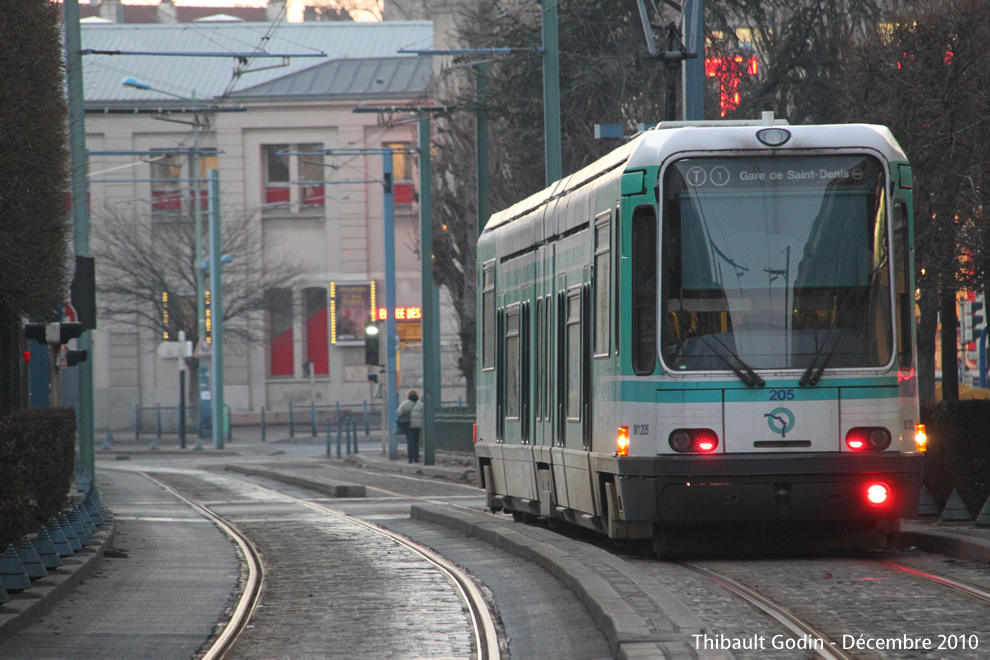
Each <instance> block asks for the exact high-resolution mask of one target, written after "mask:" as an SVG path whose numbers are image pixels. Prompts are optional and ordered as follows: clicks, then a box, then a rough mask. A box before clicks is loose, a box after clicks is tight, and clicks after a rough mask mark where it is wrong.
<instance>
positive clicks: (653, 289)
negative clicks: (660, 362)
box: [632, 206, 657, 376]
mask: <svg viewBox="0 0 990 660" xmlns="http://www.w3.org/2000/svg"><path fill="white" fill-rule="evenodd" d="M632 271H633V272H632V280H633V281H632V352H633V354H632V362H633V370H634V371H635V372H636V374H637V375H640V376H646V375H649V374H652V373H653V368H654V366H655V365H656V362H657V214H656V211H655V210H654V209H653V208H652V207H649V206H643V207H640V208H638V209H636V212H635V214H634V215H633V221H632Z"/></svg>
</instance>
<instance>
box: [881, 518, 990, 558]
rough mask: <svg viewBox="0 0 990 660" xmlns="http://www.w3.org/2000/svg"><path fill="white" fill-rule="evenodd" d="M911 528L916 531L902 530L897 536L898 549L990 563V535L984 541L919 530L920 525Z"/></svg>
mask: <svg viewBox="0 0 990 660" xmlns="http://www.w3.org/2000/svg"><path fill="white" fill-rule="evenodd" d="M911 527H913V528H915V529H907V530H902V531H901V533H900V534H898V535H897V543H896V545H897V546H898V547H906V546H915V547H917V548H918V549H920V550H924V551H925V552H931V553H935V554H941V555H948V556H949V557H955V558H956V559H966V560H971V561H986V562H990V535H988V537H987V539H986V540H984V539H982V538H977V537H974V536H970V535H968V534H965V533H958V532H952V531H951V530H937V531H936V530H933V529H917V527H921V525H918V524H913V525H911ZM926 527H927V526H926Z"/></svg>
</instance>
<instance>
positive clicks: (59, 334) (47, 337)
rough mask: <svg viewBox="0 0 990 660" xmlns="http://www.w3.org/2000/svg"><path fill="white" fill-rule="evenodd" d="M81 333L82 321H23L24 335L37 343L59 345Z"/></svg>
mask: <svg viewBox="0 0 990 660" xmlns="http://www.w3.org/2000/svg"><path fill="white" fill-rule="evenodd" d="M82 333H83V324H82V323H25V324H24V336H25V337H27V338H28V339H33V340H35V341H36V342H38V343H39V344H49V345H53V346H61V345H62V344H67V343H69V340H70V339H76V338H77V337H80V336H81V335H82Z"/></svg>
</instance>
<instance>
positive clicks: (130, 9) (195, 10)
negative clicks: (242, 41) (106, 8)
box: [79, 3, 268, 25]
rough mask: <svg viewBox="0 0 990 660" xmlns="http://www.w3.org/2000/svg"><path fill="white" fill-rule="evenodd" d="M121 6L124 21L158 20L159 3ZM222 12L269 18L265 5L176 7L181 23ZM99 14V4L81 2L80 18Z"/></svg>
mask: <svg viewBox="0 0 990 660" xmlns="http://www.w3.org/2000/svg"><path fill="white" fill-rule="evenodd" d="M121 8H122V9H123V12H124V15H123V21H122V22H123V23H127V24H129V25H133V24H141V23H157V22H158V5H121ZM221 12H222V13H224V14H229V15H231V16H234V17H236V18H239V19H240V20H242V21H249V22H261V21H267V20H268V14H267V10H266V9H265V8H264V7H189V6H185V5H179V6H177V7H175V14H176V16H175V19H176V21H178V22H179V23H191V22H193V21H197V20H199V19H202V18H206V17H208V16H213V15H214V14H219V13H221ZM99 15H100V6H99V5H84V4H82V3H80V5H79V16H80V18H91V17H98V16H99Z"/></svg>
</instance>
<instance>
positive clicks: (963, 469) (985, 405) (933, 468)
mask: <svg viewBox="0 0 990 660" xmlns="http://www.w3.org/2000/svg"><path fill="white" fill-rule="evenodd" d="M921 421H922V422H924V424H925V430H926V431H927V433H928V452H927V453H928V455H927V457H926V459H925V477H924V484H925V485H926V486H927V487H928V490H929V492H930V493H931V494H932V497H933V498H934V499H935V502H936V504H938V506H939V508H943V507H944V506H945V503H946V502H947V501H948V499H949V496H950V495H951V494H952V490H953V489H956V490H957V491H959V496H960V497H962V499H963V502H965V504H966V508H968V509H969V512H970V513H971V514H972V515H974V516H975V515H978V514H979V512H980V510H981V509H982V508H983V505H984V503H985V502H986V501H987V498H988V497H990V401H987V400H982V401H979V400H972V401H942V402H940V403H936V404H930V405H925V406H922V408H921Z"/></svg>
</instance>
